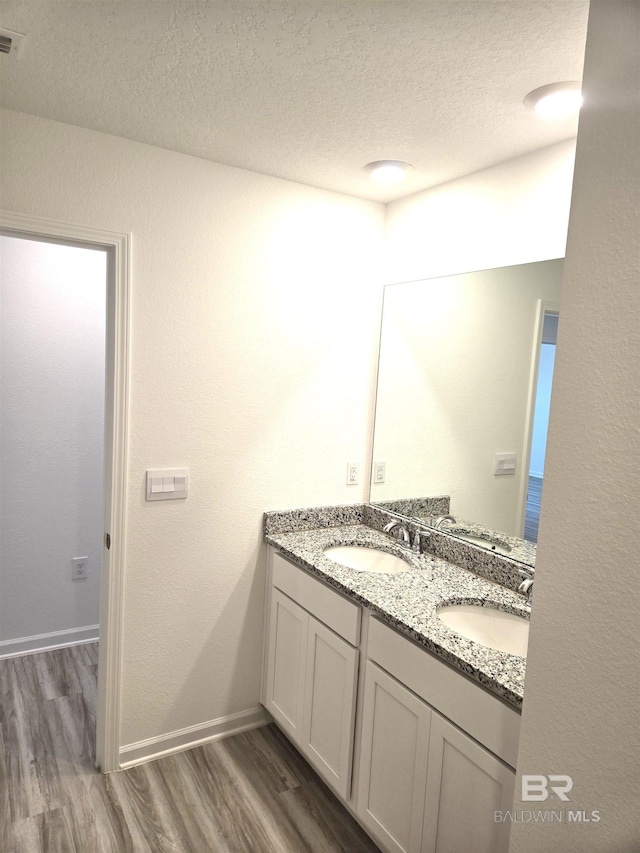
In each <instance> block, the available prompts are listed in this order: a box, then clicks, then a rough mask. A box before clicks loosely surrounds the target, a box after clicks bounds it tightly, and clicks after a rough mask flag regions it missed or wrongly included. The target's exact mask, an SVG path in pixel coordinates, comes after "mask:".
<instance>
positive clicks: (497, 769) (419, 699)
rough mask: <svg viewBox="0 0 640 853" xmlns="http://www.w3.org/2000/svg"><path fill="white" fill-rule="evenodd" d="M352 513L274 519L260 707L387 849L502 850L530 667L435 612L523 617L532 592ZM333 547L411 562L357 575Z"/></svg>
mask: <svg viewBox="0 0 640 853" xmlns="http://www.w3.org/2000/svg"><path fill="white" fill-rule="evenodd" d="M344 509H345V512H346V513H347V515H346V517H341V516H340V513H339V512H338V514H337V516H331V513H330V512H329V513H327V514H326V515H325V516H324V517H322V516H321V515H320V516H318V517H316V518H313V517H309V512H306V513H304V514H303V515H304V517H301V516H300V514H298V515H297V516H296V513H295V512H294V513H292V514H291V519H290V522H291V523H290V529H289V530H287V529H286V527H287V521H286V518H285V516H286V514H285V513H273V514H267V516H266V517H265V539H266V541H267V543H268V545H269V548H268V569H267V596H266V614H265V616H266V618H265V647H264V648H265V651H264V667H263V684H262V702H263V704H264V706H265V708H266V709H267V711H268V712H269V713H270V714H271V716H272V717H273V719H274V721H275V722H276V723H277V724H278V726H279V727H280V728H281V729H282V731H283V732H284V733H285V734H286V735H287V736H288V737H289V738H290V740H291V741H292V742H293V743H294V744H295V745H296V747H297V748H298V749H299V750H300V752H301V753H302V754H303V755H304V756H305V757H306V758H307V760H308V761H309V762H310V764H312V765H313V767H314V768H315V769H316V770H317V772H318V773H319V774H320V775H321V776H322V778H323V779H324V780H325V781H326V782H327V784H328V785H329V786H330V787H331V788H332V789H333V791H334V792H335V793H336V795H337V796H338V797H339V798H340V800H341V801H342V802H343V803H344V805H345V807H346V808H347V809H348V810H349V811H350V812H351V813H352V814H353V815H354V816H355V817H356V819H357V820H358V821H359V822H360V824H361V825H362V826H363V827H364V828H365V829H366V831H367V832H368V833H369V835H370V836H371V837H372V838H373V839H374V841H375V842H376V843H377V844H378V845H379V846H380V848H381V849H382V850H384V851H394V853H401V851H406V853H419V852H420V853H422V851H424V852H425V853H426V851H430V853H431V852H433V853H436V851H444V850H469V851H471V850H473V851H474V853H501V851H506V849H507V846H508V830H509V825H508V824H507V823H505V822H499V821H495V820H494V812H495V811H497V810H506V809H509V808H511V803H512V799H513V787H514V781H515V770H514V768H515V765H516V759H517V750H518V738H519V729H520V706H521V702H522V693H523V686H524V669H525V660H524V658H523V657H520V656H518V655H513V654H509V653H506V652H500V651H497V650H495V649H492V648H488V647H487V646H484V645H480V644H479V643H477V642H474V641H472V640H470V639H467V638H465V637H464V636H462V635H460V634H459V633H456V632H454V631H453V630H451V629H450V628H448V627H447V626H446V625H445V623H444V621H443V620H442V619H441V618H440V617H439V615H438V613H439V612H440V613H441V612H442V610H443V608H445V607H447V606H450V605H453V604H465V603H466V604H471V603H474V604H480V605H482V606H483V607H484V608H487V607H488V608H496V609H499V610H500V611H502V612H503V613H511V614H517V615H518V616H519V617H521V618H522V619H526V618H528V611H527V609H526V608H525V607H524V599H523V597H522V596H521V595H519V594H518V593H517V592H515V591H514V590H513V589H508V588H506V587H505V586H502V585H499V584H497V583H494V582H492V581H490V580H488V579H487V578H485V577H481V576H479V575H477V574H474V573H472V572H470V571H468V570H466V569H464V568H461V567H459V566H456V565H454V564H452V563H449V562H447V561H445V560H443V559H441V558H439V557H436V556H434V555H432V554H430V553H428V552H427V553H424V554H419V553H417V552H416V551H412V550H410V549H407V548H404V547H401V546H400V545H399V544H397V543H396V542H395V541H394V540H393V539H392V538H391V537H390V536H388V535H386V534H385V533H383V532H382V531H381V527H382V526H383V522H384V521H385V520H388V516H385V514H384V513H380V512H379V511H378V512H374V513H371V512H370V513H369V517H366V516H367V513H365V514H364V516H363V515H362V514H361V515H360V517H358V516H357V514H356V516H354V517H348V516H349V508H344ZM311 512H312V511H311ZM363 521H366V522H367V523H362V522H363ZM354 522H355V523H354ZM314 524H318V525H319V526H317V527H313V525H314ZM296 528H297V529H296ZM376 528H377V529H376ZM412 532H413V531H412ZM337 545H352V546H356V547H359V548H363V547H368V548H375V549H378V550H380V551H384V552H386V553H390V554H394V555H396V556H397V557H399V558H400V559H401V560H403V561H404V563H406V565H407V569H406V571H401V572H399V573H397V574H383V573H379V572H376V571H360V570H356V569H353V568H348V567H346V566H343V565H341V564H340V563H337V562H335V561H334V560H332V559H330V557H328V556H327V554H326V552H327V550H328V549H330V548H331V547H332V546H337Z"/></svg>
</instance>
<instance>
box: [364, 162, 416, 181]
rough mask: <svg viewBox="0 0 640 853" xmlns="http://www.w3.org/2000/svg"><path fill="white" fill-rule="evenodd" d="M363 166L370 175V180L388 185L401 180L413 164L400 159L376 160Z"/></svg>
mask: <svg viewBox="0 0 640 853" xmlns="http://www.w3.org/2000/svg"><path fill="white" fill-rule="evenodd" d="M364 168H365V170H366V171H367V172H369V174H370V175H371V180H373V181H375V182H376V183H377V184H384V185H385V186H389V185H391V184H397V183H398V182H399V181H401V180H402V179H403V178H404V177H405V176H406V175H407V173H408V172H410V171H411V170H412V169H413V166H412V165H411V164H410V163H403V162H402V160H376V161H375V163H367V165H366V166H365V167H364Z"/></svg>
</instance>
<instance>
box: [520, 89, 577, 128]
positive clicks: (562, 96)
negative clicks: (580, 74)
mask: <svg viewBox="0 0 640 853" xmlns="http://www.w3.org/2000/svg"><path fill="white" fill-rule="evenodd" d="M580 89H581V84H580V83H576V82H575V81H572V82H568V83H549V85H548V86H540V88H539V89H534V90H533V92H529V94H528V95H527V97H526V98H525V99H524V103H525V105H526V106H527V107H531V109H533V110H535V111H536V112H537V114H538V115H539V116H541V117H542V118H552V119H553V118H555V119H561V118H569V117H570V116H572V115H575V113H577V112H578V111H579V110H580V107H581V106H582V94H581V92H580Z"/></svg>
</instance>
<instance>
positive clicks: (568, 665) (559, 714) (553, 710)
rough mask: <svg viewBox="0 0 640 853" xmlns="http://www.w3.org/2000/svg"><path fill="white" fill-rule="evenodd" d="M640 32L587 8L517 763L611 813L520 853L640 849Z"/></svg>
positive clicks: (574, 798) (528, 841)
mask: <svg viewBox="0 0 640 853" xmlns="http://www.w3.org/2000/svg"><path fill="white" fill-rule="evenodd" d="M639 33H640V5H639V4H638V3H637V2H609V0H607V2H602V0H595V2H592V3H591V11H590V18H589V28H588V35H587V47H586V57H585V69H584V83H583V92H584V94H585V105H584V107H583V110H582V115H581V118H580V128H579V132H578V147H577V157H576V173H575V184H574V191H573V200H572V204H571V218H570V223H569V240H568V245H567V258H566V262H565V274H564V281H563V294H562V303H561V322H560V328H559V334H558V348H557V356H556V374H555V380H554V384H555V387H554V393H553V399H552V402H551V419H550V424H549V444H548V449H547V462H546V469H545V494H544V501H543V505H542V515H541V520H540V539H539V544H538V558H537V565H536V593H535V600H534V606H533V614H532V624H531V639H530V643H529V659H528V663H527V684H526V690H525V697H524V709H523V725H522V736H521V743H520V754H519V758H518V770H519V772H520V773H541V774H549V773H565V774H568V775H570V776H571V777H572V778H573V782H574V785H573V790H572V791H571V793H570V795H569V796H570V800H571V802H570V803H569V804H567V807H568V808H571V809H573V810H576V811H578V810H584V811H586V813H587V815H590V812H591V810H598V811H599V812H600V817H601V820H600V822H599V823H598V824H596V825H594V824H593V823H584V824H577V823H572V824H568V825H567V824H546V825H544V824H542V823H535V824H530V823H527V824H523V823H520V824H518V825H516V826H514V827H513V830H512V840H511V847H510V850H511V851H513V853H547V851H549V853H552V851H553V853H556V851H558V850H562V851H563V853H583V851H587V850H588V851H589V853H632V851H637V850H640V823H639V821H638V762H639V758H640V727H639V726H638V708H639V706H640V687H639V682H638V673H640V638H639V632H638V614H639V613H640V594H639V589H640V587H639V584H638V553H640V535H639V531H640V526H639V524H638V519H639V518H640V492H639V490H638V482H639V480H640V470H639V466H638V446H639V445H638V424H639V423H640V406H639V400H640V375H639V374H640V359H639V357H638V354H639V352H640V322H639V319H640V297H639V287H638V282H639V280H640V221H639V205H638V200H639V199H640V164H639V161H638V152H639V151H640V103H639V85H638V84H639V81H640V53H639V52H638V34H639ZM559 805H560V804H559V803H558V801H555V802H551V803H525V804H522V803H520V801H519V797H518V796H516V803H515V808H517V809H521V808H523V807H524V808H527V809H531V808H534V809H540V808H545V807H547V808H551V809H556V808H558V806H559Z"/></svg>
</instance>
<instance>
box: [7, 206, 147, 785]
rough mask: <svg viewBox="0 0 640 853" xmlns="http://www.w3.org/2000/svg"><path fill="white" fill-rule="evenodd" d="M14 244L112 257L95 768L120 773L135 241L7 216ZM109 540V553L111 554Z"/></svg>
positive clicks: (12, 214) (125, 236)
mask: <svg viewBox="0 0 640 853" xmlns="http://www.w3.org/2000/svg"><path fill="white" fill-rule="evenodd" d="M0 233H1V234H3V235H5V236H8V237H21V238H23V239H31V240H37V241H40V242H53V243H62V244H64V245H70V246H79V247H81V248H99V249H106V252H107V306H106V309H107V310H106V352H105V418H104V427H105V432H104V496H103V506H104V536H103V542H102V571H101V578H100V646H99V658H98V707H97V720H96V722H97V726H96V729H97V731H96V764H97V766H98V767H99V768H100V769H101V770H102V772H103V773H108V772H111V771H113V770H118V769H119V768H120V694H121V673H122V621H123V592H124V583H123V581H124V566H125V553H126V547H125V546H126V542H125V532H126V527H125V513H126V484H127V451H128V414H129V348H130V316H131V312H130V279H131V235H130V234H120V233H116V232H111V231H102V230H99V229H96V228H86V227H84V226H82V225H75V224H72V223H68V222H57V221H54V220H49V219H40V218H37V217H34V216H27V215H24V214H21V213H15V212H12V211H5V210H0ZM107 536H109V538H110V547H107Z"/></svg>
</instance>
